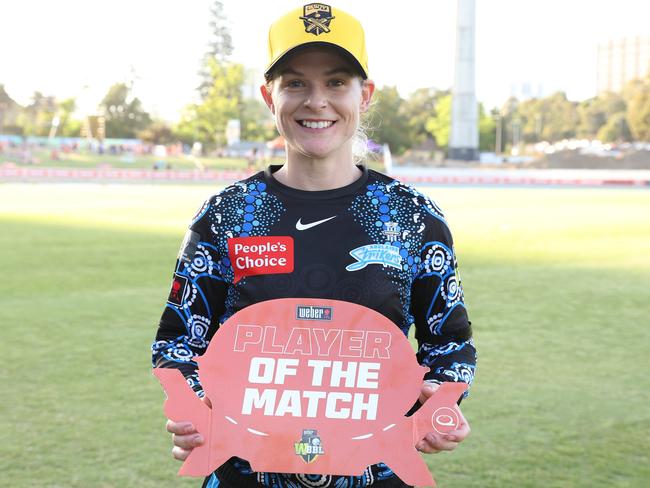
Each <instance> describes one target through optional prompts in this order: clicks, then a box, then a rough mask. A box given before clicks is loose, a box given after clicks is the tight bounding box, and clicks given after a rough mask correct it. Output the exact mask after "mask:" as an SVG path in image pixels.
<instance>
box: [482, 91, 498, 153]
mask: <svg viewBox="0 0 650 488" xmlns="http://www.w3.org/2000/svg"><path fill="white" fill-rule="evenodd" d="M495 144H496V122H495V121H494V114H493V113H488V114H486V113H485V109H484V108H483V104H482V103H479V105H478V148H479V150H480V151H494V146H495Z"/></svg>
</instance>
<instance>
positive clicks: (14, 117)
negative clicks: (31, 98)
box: [0, 84, 23, 135]
mask: <svg viewBox="0 0 650 488" xmlns="http://www.w3.org/2000/svg"><path fill="white" fill-rule="evenodd" d="M21 110H22V107H21V106H20V105H19V104H18V103H16V102H15V101H14V100H13V99H12V98H11V97H10V96H9V94H8V93H7V91H6V90H5V86H4V85H3V84H0V134H18V135H22V133H23V129H22V127H20V126H19V125H18V121H19V115H20V112H21Z"/></svg>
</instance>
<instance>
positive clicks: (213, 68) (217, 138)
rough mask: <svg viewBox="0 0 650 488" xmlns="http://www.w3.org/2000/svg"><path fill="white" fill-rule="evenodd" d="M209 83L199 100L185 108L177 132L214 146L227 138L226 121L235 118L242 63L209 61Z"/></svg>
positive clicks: (238, 100) (188, 139)
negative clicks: (210, 80)
mask: <svg viewBox="0 0 650 488" xmlns="http://www.w3.org/2000/svg"><path fill="white" fill-rule="evenodd" d="M208 64H209V67H210V73H211V77H212V80H213V82H212V85H210V87H209V89H208V90H207V93H206V95H205V97H204V99H203V101H202V102H201V103H198V104H192V105H189V106H187V107H186V108H185V111H184V113H183V117H182V119H181V121H180V123H179V124H178V127H177V128H176V132H177V134H178V135H179V137H180V138H181V140H183V141H184V142H190V141H191V142H194V141H200V142H202V143H203V144H205V145H207V146H208V147H209V146H212V147H214V146H215V145H216V146H222V145H224V144H225V142H226V136H225V130H226V124H227V123H228V120H230V119H238V118H239V116H240V107H241V99H242V95H241V87H242V83H243V80H244V67H243V66H242V65H241V64H237V63H230V62H219V61H217V60H216V59H211V60H210V61H209V63H208Z"/></svg>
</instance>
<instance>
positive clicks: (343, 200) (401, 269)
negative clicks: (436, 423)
mask: <svg viewBox="0 0 650 488" xmlns="http://www.w3.org/2000/svg"><path fill="white" fill-rule="evenodd" d="M277 169H278V168H277V167H271V168H269V169H267V171H266V172H260V173H258V174H256V175H254V176H252V177H250V178H248V179H246V180H243V181H240V182H237V183H235V184H233V185H231V186H228V187H227V188H225V189H224V190H223V191H221V192H220V193H218V194H216V195H214V196H212V197H211V198H209V199H208V200H207V201H206V202H205V203H204V204H203V206H202V207H201V209H200V210H199V212H198V213H197V215H196V216H195V217H194V219H193V220H192V223H191V224H190V226H189V229H188V231H187V234H186V236H185V239H184V241H183V244H182V246H181V249H180V252H179V256H178V259H177V262H176V269H175V272H174V276H173V280H172V287H171V291H170V294H169V298H168V301H167V306H166V307H165V309H164V311H163V314H162V317H161V320H160V325H159V328H158V333H157V335H156V339H155V341H154V343H153V346H152V352H153V365H154V366H155V367H173V368H177V369H179V370H181V371H182V372H183V374H184V375H185V378H186V379H187V382H188V383H189V385H190V386H191V387H192V388H193V389H194V390H195V391H196V392H197V395H199V396H203V391H202V388H201V384H200V381H199V378H198V376H197V364H196V362H195V361H194V357H195V356H197V355H201V354H203V353H204V352H205V350H206V348H207V346H208V344H209V342H210V339H211V338H212V336H213V335H214V333H215V332H216V331H217V329H218V328H219V325H220V324H222V323H223V322H225V321H226V320H227V319H228V318H229V317H230V316H232V315H233V314H234V313H236V312H237V311H239V310H241V309H243V308H245V307H247V306H249V305H252V304H254V303H258V302H261V301H265V300H271V299H276V298H291V297H294V298H295V297H300V298H326V299H336V300H344V301H348V302H352V303H356V304H359V305H363V306H365V307H368V308H371V309H373V310H376V311H378V312H380V313H381V314H383V315H384V316H386V317H387V318H389V319H390V320H391V321H392V322H393V323H394V324H395V325H396V327H399V328H400V329H401V330H402V331H403V333H404V334H407V333H408V331H409V329H410V327H411V326H413V325H414V326H415V337H416V339H417V341H418V352H417V358H418V361H419V362H420V364H423V365H426V366H428V367H429V368H430V371H429V372H428V373H427V374H426V375H425V379H426V380H429V381H433V382H442V381H464V382H467V383H469V384H471V383H472V381H473V378H474V371H475V367H476V351H475V348H474V344H473V341H472V332H471V327H470V323H469V321H468V318H467V312H466V309H465V303H464V296H463V290H462V287H461V283H460V278H459V275H458V271H457V263H456V257H455V253H454V248H453V242H452V237H451V233H450V231H449V228H448V226H447V223H446V222H445V220H444V217H443V214H442V212H441V211H440V209H439V208H438V207H437V206H436V205H435V204H434V203H433V202H432V201H431V200H430V199H429V198H427V197H426V196H424V195H422V194H421V193H419V192H418V191H417V190H415V189H413V188H412V187H410V186H407V185H404V184H402V183H400V182H399V181H397V180H394V179H392V178H390V177H388V176H385V175H382V174H381V173H378V172H375V171H372V170H367V169H366V168H363V167H362V168H361V169H362V171H363V174H362V176H361V177H360V178H359V179H358V180H356V181H355V182H354V183H352V184H350V185H348V186H345V187H342V188H338V189H335V190H324V191H303V190H296V189H293V188H290V187H287V186H285V185H283V184H281V183H280V182H278V181H277V180H275V178H274V177H273V176H272V172H273V171H274V170H277ZM227 464H229V465H230V466H229V468H234V469H235V470H236V472H237V473H239V474H241V475H242V476H245V477H246V478H247V480H249V479H250V480H252V479H255V480H256V482H257V483H259V485H260V486H267V487H314V486H331V487H336V488H351V487H361V486H370V485H372V484H373V483H375V482H377V481H378V480H382V479H386V478H389V477H391V476H394V475H393V473H392V471H391V470H390V467H388V466H385V465H383V464H378V465H374V466H371V467H369V468H368V469H367V470H366V471H365V472H364V474H363V475H361V476H352V477H351V476H340V477H336V476H334V477H332V476H323V477H319V476H314V475H288V474H274V473H254V472H252V471H251V470H250V466H249V465H248V463H246V462H245V461H243V460H239V459H236V458H233V459H231V460H230V461H229V463H227Z"/></svg>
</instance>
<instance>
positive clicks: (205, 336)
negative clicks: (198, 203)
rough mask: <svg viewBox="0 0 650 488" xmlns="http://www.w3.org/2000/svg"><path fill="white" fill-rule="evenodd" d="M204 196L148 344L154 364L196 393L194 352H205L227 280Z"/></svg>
mask: <svg viewBox="0 0 650 488" xmlns="http://www.w3.org/2000/svg"><path fill="white" fill-rule="evenodd" d="M211 207H212V201H211V200H207V201H206V202H205V203H204V204H203V206H202V207H201V209H200V210H199V212H198V213H197V215H196V216H195V217H194V219H193V221H192V223H191V224H190V226H189V228H188V230H187V233H186V234H185V238H184V239H183V242H182V244H181V248H180V251H179V253H178V257H177V259H176V266H175V269H174V274H173V276H172V283H171V290H170V292H169V296H168V298H167V304H166V305H165V308H164V310H163V313H162V316H161V318H160V322H159V325H158V331H157V333H156V338H155V340H154V342H153V344H152V346H151V352H152V364H153V367H155V368H177V369H179V370H180V371H181V372H182V373H183V375H184V376H185V379H186V380H187V382H188V384H189V385H190V386H191V387H192V389H193V390H194V391H195V392H196V393H197V394H198V395H199V396H203V390H202V388H201V384H200V382H199V378H198V375H197V363H196V362H195V361H194V357H195V356H199V355H201V354H203V353H204V352H205V350H206V349H207V347H208V344H209V342H210V339H211V338H212V336H213V335H214V333H215V332H216V330H217V329H218V327H219V319H220V317H221V316H222V315H223V313H224V310H225V305H224V304H225V298H226V293H227V282H226V280H225V279H224V278H223V273H222V270H221V267H222V266H223V265H222V261H223V260H222V258H221V256H220V255H219V252H218V250H217V248H216V247H215V246H214V245H213V239H211V233H213V232H214V231H215V230H216V231H218V227H215V225H218V223H217V222H213V221H212V218H211V215H212V212H210V210H211Z"/></svg>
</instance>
